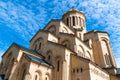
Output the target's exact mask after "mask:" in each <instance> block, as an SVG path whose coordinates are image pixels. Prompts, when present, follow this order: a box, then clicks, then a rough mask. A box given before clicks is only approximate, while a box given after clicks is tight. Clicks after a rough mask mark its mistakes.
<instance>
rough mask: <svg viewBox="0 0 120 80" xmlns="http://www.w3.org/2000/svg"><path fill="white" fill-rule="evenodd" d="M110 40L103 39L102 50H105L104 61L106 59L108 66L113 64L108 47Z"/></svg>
mask: <svg viewBox="0 0 120 80" xmlns="http://www.w3.org/2000/svg"><path fill="white" fill-rule="evenodd" d="M107 41H108V40H107V39H103V40H102V41H101V44H102V50H103V57H104V61H105V64H106V65H107V66H108V65H109V66H111V58H110V55H109V47H108V42H107Z"/></svg>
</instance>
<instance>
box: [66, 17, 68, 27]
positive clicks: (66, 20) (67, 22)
mask: <svg viewBox="0 0 120 80" xmlns="http://www.w3.org/2000/svg"><path fill="white" fill-rule="evenodd" d="M66 22H67V26H69V19H68V18H67V19H66Z"/></svg>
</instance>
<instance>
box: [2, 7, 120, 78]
mask: <svg viewBox="0 0 120 80" xmlns="http://www.w3.org/2000/svg"><path fill="white" fill-rule="evenodd" d="M0 80H120V69H118V68H117V65H116V61H115V58H114V55H113V52H112V48H111V44H110V38H109V34H108V33H107V32H103V31H97V30H93V31H90V32H87V31H86V16H85V14H84V13H83V12H82V11H79V10H76V9H71V10H69V11H67V12H65V13H64V14H63V16H62V18H61V19H55V20H54V19H53V20H51V21H50V22H48V24H47V25H46V26H45V27H44V28H43V29H42V30H39V31H38V32H37V33H36V34H35V35H34V36H33V38H32V39H31V40H30V45H29V48H26V47H24V46H22V45H19V44H17V43H13V44H12V45H11V46H10V47H9V48H8V49H7V51H6V52H5V53H4V54H3V55H2V61H1V64H0Z"/></svg>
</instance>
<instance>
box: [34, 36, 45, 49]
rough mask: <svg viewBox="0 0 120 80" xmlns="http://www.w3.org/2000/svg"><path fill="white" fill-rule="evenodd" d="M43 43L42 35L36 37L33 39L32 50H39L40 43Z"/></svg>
mask: <svg viewBox="0 0 120 80" xmlns="http://www.w3.org/2000/svg"><path fill="white" fill-rule="evenodd" d="M43 43H44V40H43V38H42V37H40V38H38V39H36V40H35V42H34V44H33V46H34V50H36V51H37V50H40V49H41V47H42V44H43Z"/></svg>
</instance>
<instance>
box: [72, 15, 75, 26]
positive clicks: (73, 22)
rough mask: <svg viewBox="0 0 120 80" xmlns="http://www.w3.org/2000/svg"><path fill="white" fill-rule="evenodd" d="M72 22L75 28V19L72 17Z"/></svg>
mask: <svg viewBox="0 0 120 80" xmlns="http://www.w3.org/2000/svg"><path fill="white" fill-rule="evenodd" d="M72 20H73V26H75V17H74V16H73V17H72Z"/></svg>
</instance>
